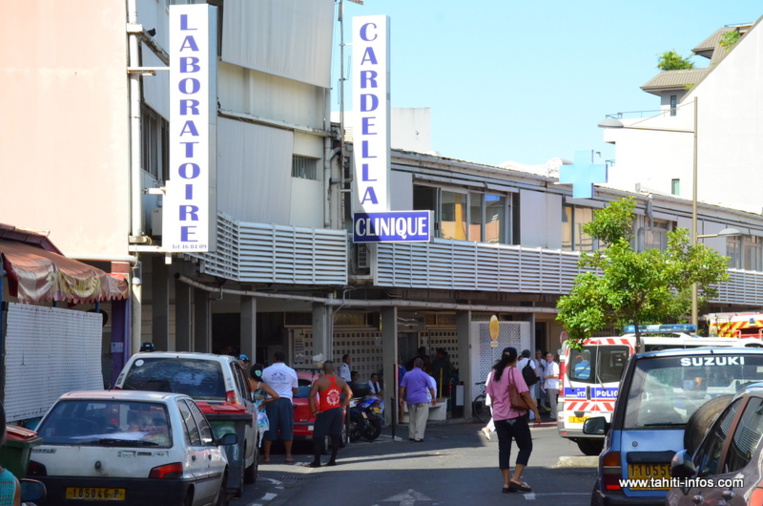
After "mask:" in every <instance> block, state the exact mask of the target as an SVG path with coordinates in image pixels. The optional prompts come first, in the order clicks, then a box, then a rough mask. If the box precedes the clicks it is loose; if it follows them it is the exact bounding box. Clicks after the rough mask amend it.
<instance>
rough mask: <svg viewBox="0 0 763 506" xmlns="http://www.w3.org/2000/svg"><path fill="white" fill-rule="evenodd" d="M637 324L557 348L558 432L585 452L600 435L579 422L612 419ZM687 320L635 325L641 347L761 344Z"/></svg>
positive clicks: (592, 451) (595, 449) (596, 448)
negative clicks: (705, 333) (710, 332)
mask: <svg viewBox="0 0 763 506" xmlns="http://www.w3.org/2000/svg"><path fill="white" fill-rule="evenodd" d="M635 331H636V329H635V327H634V326H633V325H628V326H626V327H625V333H624V334H623V335H621V336H618V337H592V338H589V339H586V340H585V341H584V342H583V346H582V348H581V349H573V348H570V347H569V346H568V345H567V344H565V345H564V347H563V348H562V351H561V353H560V377H561V379H562V385H561V387H560V390H559V401H558V407H557V429H558V430H559V435H560V436H562V437H563V438H567V439H570V440H572V441H574V442H575V443H577V445H578V448H580V451H582V452H583V453H584V454H586V455H598V454H599V453H600V452H601V450H602V447H603V445H604V436H603V435H588V434H583V423H584V422H585V421H586V420H587V419H588V418H592V417H597V416H603V417H604V418H605V419H606V421H607V422H610V421H611V416H612V412H613V411H614V409H615V400H616V399H617V392H618V386H619V383H620V378H621V376H622V373H623V371H624V370H625V364H626V363H627V362H628V358H629V357H630V356H631V355H633V353H634V352H635V351H636V348H637V346H636V333H635ZM696 332H697V327H696V326H695V325H690V324H676V325H640V326H639V334H640V339H641V349H640V350H639V351H640V352H647V351H656V350H663V349H671V348H684V349H685V348H706V347H730V346H734V347H753V348H763V341H762V340H760V339H757V338H730V337H700V336H699V335H697V334H696Z"/></svg>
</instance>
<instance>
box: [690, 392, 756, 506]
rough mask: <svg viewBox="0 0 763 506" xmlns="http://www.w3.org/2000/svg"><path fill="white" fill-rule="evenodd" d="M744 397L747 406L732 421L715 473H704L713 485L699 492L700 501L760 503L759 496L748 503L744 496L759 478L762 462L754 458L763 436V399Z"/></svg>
mask: <svg viewBox="0 0 763 506" xmlns="http://www.w3.org/2000/svg"><path fill="white" fill-rule="evenodd" d="M746 399H747V403H746V405H742V406H740V408H739V410H741V415H739V416H737V417H736V419H735V420H734V422H733V423H732V425H731V431H730V432H731V434H730V435H729V437H727V438H726V439H725V441H724V444H723V449H722V452H721V455H720V460H719V465H718V466H717V468H716V471H717V472H716V474H714V475H713V474H708V475H707V478H712V480H713V483H712V484H713V485H714V486H713V487H704V488H702V489H701V490H700V492H699V495H700V496H701V502H700V504H707V505H710V504H712V505H716V504H725V505H726V506H736V505H740V506H743V505H747V504H760V502H759V501H760V497H758V498H757V500H751V501H750V502H749V503H748V502H747V500H746V499H745V496H749V493H748V490H749V489H754V488H756V486H757V484H758V483H759V482H760V480H761V473H760V466H761V463H760V461H759V459H758V458H754V457H756V455H757V454H758V453H759V447H760V443H761V439H763V400H762V399H761V398H759V397H754V396H749V397H746ZM740 400H741V399H740ZM708 481H709V480H708ZM708 484H709V483H708Z"/></svg>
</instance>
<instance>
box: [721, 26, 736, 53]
mask: <svg viewBox="0 0 763 506" xmlns="http://www.w3.org/2000/svg"><path fill="white" fill-rule="evenodd" d="M740 37H741V35H740V34H739V30H731V31H730V32H726V33H724V34H723V36H721V40H720V41H718V45H719V46H721V47H722V48H724V49H725V50H726V51H729V50H730V49H731V46H733V45H734V44H736V43H737V41H738V40H739V38H740Z"/></svg>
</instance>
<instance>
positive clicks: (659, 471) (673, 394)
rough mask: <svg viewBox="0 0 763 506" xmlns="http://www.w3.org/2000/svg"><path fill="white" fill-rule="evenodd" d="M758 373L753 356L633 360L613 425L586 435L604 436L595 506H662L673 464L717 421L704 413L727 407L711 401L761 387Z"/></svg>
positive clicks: (601, 424) (704, 352) (706, 352)
mask: <svg viewBox="0 0 763 506" xmlns="http://www.w3.org/2000/svg"><path fill="white" fill-rule="evenodd" d="M761 370H763V350H761V349H753V348H696V349H691V350H682V349H671V350H662V351H652V352H648V353H638V354H634V355H632V356H631V357H630V359H629V361H628V364H627V366H626V369H625V372H624V374H623V377H622V380H621V382H620V391H619V394H618V397H617V401H616V403H615V411H614V413H613V415H612V421H611V423H607V422H606V420H605V419H604V417H596V418H590V419H588V420H586V422H585V424H584V427H583V431H584V433H586V434H591V435H594V434H599V435H601V434H606V439H605V443H604V449H603V451H602V453H601V454H600V455H599V466H598V477H597V480H596V483H595V485H594V489H593V494H592V496H591V504H592V505H640V506H642V505H649V504H665V497H666V495H667V492H668V490H669V489H670V488H671V481H670V477H671V476H670V463H671V459H672V458H673V456H674V455H675V454H676V453H677V452H680V451H681V450H683V449H684V448H687V449H691V450H692V451H693V450H694V449H696V446H697V445H698V444H699V441H701V440H702V437H703V436H704V434H705V432H706V431H707V430H708V429H709V426H710V424H712V422H713V420H714V417H712V416H707V413H706V411H707V410H708V409H709V408H712V409H714V410H715V414H717V412H718V411H720V409H723V405H725V404H724V403H720V404H723V405H721V406H720V407H719V406H718V405H719V403H718V402H717V401H715V402H710V403H708V401H710V400H711V399H714V398H718V397H720V396H725V397H724V400H725V402H727V401H728V399H729V398H730V396H728V395H727V394H736V393H737V392H738V391H740V390H741V389H743V388H744V387H745V386H747V385H750V384H753V383H756V382H759V381H760V380H761V375H760V372H759V371H761ZM717 400H720V399H717ZM701 406H702V409H700V407H701ZM685 430H686V433H685ZM691 447H694V448H691Z"/></svg>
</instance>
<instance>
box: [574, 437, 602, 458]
mask: <svg viewBox="0 0 763 506" xmlns="http://www.w3.org/2000/svg"><path fill="white" fill-rule="evenodd" d="M577 443H578V448H580V451H581V452H583V455H598V454H600V453H601V450H602V448H604V440H603V439H591V438H585V439H578V441H577Z"/></svg>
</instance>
